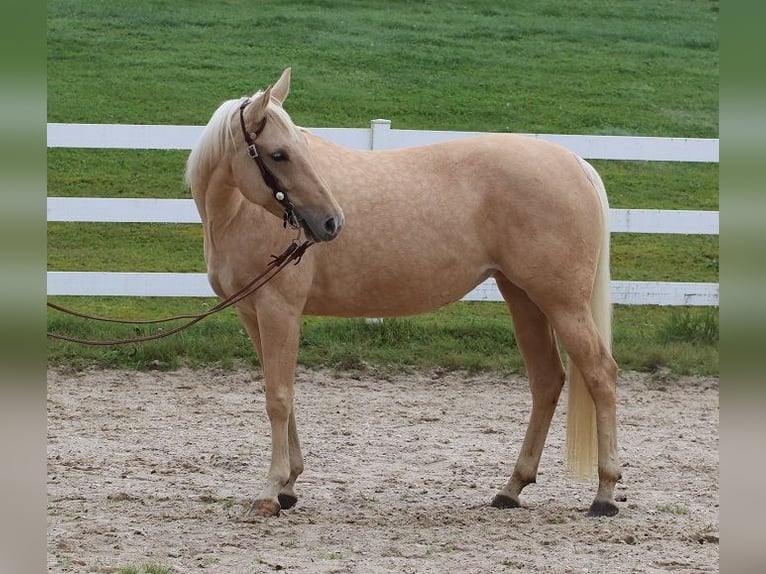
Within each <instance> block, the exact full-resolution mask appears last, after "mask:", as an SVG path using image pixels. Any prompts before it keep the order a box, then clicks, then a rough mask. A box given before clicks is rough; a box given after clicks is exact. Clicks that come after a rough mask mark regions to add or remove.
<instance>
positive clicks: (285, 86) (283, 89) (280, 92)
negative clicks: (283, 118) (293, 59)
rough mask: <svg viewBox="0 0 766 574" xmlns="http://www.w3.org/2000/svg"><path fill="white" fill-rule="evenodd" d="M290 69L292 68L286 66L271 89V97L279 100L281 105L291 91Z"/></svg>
mask: <svg viewBox="0 0 766 574" xmlns="http://www.w3.org/2000/svg"><path fill="white" fill-rule="evenodd" d="M290 70H291V68H285V71H284V72H282V75H281V76H280V77H279V79H278V80H277V83H276V84H274V89H273V90H272V91H271V97H272V98H274V99H275V100H277V101H278V102H279V104H280V105H282V104H283V103H284V101H285V100H286V99H287V94H289V93H290Z"/></svg>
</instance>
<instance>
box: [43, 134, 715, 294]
mask: <svg viewBox="0 0 766 574" xmlns="http://www.w3.org/2000/svg"><path fill="white" fill-rule="evenodd" d="M201 131H202V127H201V126H159V125H158V126H150V125H123V124H56V123H52V124H48V147H51V148H57V147H65V148H113V149H114V148H116V149H162V150H168V149H176V150H180V149H190V148H191V147H192V146H193V145H194V142H196V140H197V138H198V137H199V135H200V133H201ZM310 131H311V132H313V133H315V134H317V135H320V136H322V137H325V138H327V139H330V140H332V141H334V142H336V143H339V144H341V145H345V146H347V147H351V148H356V149H393V148H399V147H409V146H415V145H424V144H427V143H435V142H439V141H445V140H449V139H459V138H465V137H470V136H473V135H477V134H476V133H474V132H444V131H413V130H395V129H391V122H390V121H388V120H373V121H372V122H371V125H370V128H369V129H357V128H311V129H310ZM528 135H531V136H533V137H538V138H541V139H546V140H550V141H554V142H557V143H559V144H561V145H564V146H565V147H568V148H569V149H571V150H572V151H574V152H576V153H578V154H579V155H581V156H582V157H584V158H586V159H610V160H643V161H684V162H718V157H719V156H718V147H719V141H718V140H717V139H690V138H654V137H622V136H579V135H547V134H528ZM48 221H67V222H74V221H83V222H123V223H125V222H142V223H199V222H200V219H199V215H198V214H197V210H196V208H195V206H194V203H193V201H192V200H191V199H116V198H78V197H72V198H65V197H49V198H48ZM611 231H612V232H613V233H626V232H627V233H673V234H702V235H718V233H719V231H718V212H717V211H667V210H653V209H612V210H611ZM47 279H48V289H47V291H48V295H95V296H106V295H111V296H153V297H212V296H214V293H213V291H212V289H211V288H210V286H209V285H208V282H207V276H206V275H205V274H204V273H117V272H70V271H49V272H48V274H47ZM718 292H719V285H718V283H674V282H651V281H613V282H612V295H613V300H614V302H615V303H618V304H627V305H698V306H717V305H718V300H719V295H718ZM463 300H464V301H502V297H501V295H500V292H499V291H498V290H497V287H496V285H495V282H494V280H491V279H490V280H487V281H485V282H484V283H482V284H481V285H479V286H478V287H477V288H476V289H474V290H473V291H471V292H470V293H468V294H467V295H466V296H465V297H464V298H463Z"/></svg>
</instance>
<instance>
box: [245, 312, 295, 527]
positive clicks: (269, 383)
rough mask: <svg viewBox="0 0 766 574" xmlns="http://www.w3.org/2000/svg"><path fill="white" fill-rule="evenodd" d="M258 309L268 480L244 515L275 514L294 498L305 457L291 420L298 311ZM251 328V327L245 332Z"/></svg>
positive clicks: (293, 409) (293, 503) (256, 329)
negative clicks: (268, 431)
mask: <svg viewBox="0 0 766 574" xmlns="http://www.w3.org/2000/svg"><path fill="white" fill-rule="evenodd" d="M267 307H268V310H267V311H265V312H260V311H259V313H258V321H257V328H254V329H253V330H254V331H257V335H258V340H259V341H260V344H256V348H258V349H259V355H260V358H261V364H262V367H263V377H264V383H265V388H266V413H267V415H268V417H269V422H270V424H271V463H270V465H269V472H268V475H267V478H266V484H265V485H264V487H263V489H262V490H261V492H260V494H259V495H258V497H257V498H256V499H255V501H254V502H253V503H252V505H251V506H250V509H249V510H248V512H247V514H246V517H245V518H246V519H252V518H256V517H267V516H278V515H279V511H280V509H282V508H290V507H292V506H294V505H295V503H296V502H297V500H298V497H297V495H296V494H295V489H294V487H295V481H296V480H297V478H298V476H299V475H300V474H301V473H302V472H303V456H302V453H301V447H300V441H299V440H298V429H297V425H296V422H295V407H294V400H295V392H294V377H295V365H296V361H297V358H298V344H299V340H300V315H299V314H293V313H289V312H286V311H285V310H284V308H283V309H282V310H281V311H280V310H279V307H280V306H278V305H277V306H272V305H269V306H267ZM250 330H251V329H250V328H249V329H248V331H250Z"/></svg>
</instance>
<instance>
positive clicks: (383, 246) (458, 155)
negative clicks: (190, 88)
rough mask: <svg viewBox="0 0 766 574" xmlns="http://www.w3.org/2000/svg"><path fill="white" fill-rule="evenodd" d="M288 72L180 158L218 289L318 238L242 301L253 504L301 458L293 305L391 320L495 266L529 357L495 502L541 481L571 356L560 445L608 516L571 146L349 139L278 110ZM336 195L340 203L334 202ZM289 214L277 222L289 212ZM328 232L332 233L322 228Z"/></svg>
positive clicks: (588, 187)
mask: <svg viewBox="0 0 766 574" xmlns="http://www.w3.org/2000/svg"><path fill="white" fill-rule="evenodd" d="M289 88H290V70H289V69H287V70H285V71H284V72H283V73H282V75H281V77H280V78H279V80H278V81H277V83H276V84H274V86H273V87H270V88H269V89H267V90H265V91H259V92H257V93H256V94H255V95H253V96H252V97H250V98H244V99H240V100H230V101H227V102H225V103H223V104H222V105H221V106H220V107H219V108H218V109H217V110H216V112H215V113H214V114H213V116H212V117H211V119H210V121H209V123H208V124H207V126H206V127H205V129H204V131H203V132H202V135H201V137H200V139H199V141H198V142H197V144H196V146H195V147H194V149H193V151H192V152H191V155H190V156H189V159H188V163H187V168H186V181H187V183H188V185H189V186H190V187H191V192H192V195H193V196H194V200H195V202H196V205H197V208H198V210H199V213H200V216H201V218H202V223H203V227H204V236H205V241H204V251H205V260H206V262H207V269H208V277H209V279H210V283H211V285H212V287H213V289H214V290H215V292H216V293H217V294H218V295H219V296H221V297H225V296H226V295H228V294H231V293H233V292H235V291H236V290H237V289H239V288H240V287H241V286H242V285H244V284H245V283H247V281H248V279H250V278H251V277H252V276H254V275H256V274H258V273H260V272H262V271H263V269H264V267H265V265H266V264H267V263H268V261H269V256H270V255H271V254H275V253H280V252H282V251H283V250H284V248H285V247H286V246H287V245H289V244H290V241H291V240H293V239H294V236H295V231H294V230H291V229H290V228H289V227H288V226H287V225H286V223H288V222H289V223H291V224H292V225H291V226H295V227H298V226H300V227H302V229H303V231H304V232H305V233H306V235H307V236H308V237H309V239H310V240H313V241H315V242H316V245H314V246H313V247H311V248H310V249H309V250H308V251H306V253H305V254H304V256H303V259H302V261H301V262H300V264H299V265H289V266H288V267H286V268H285V269H284V272H282V273H281V274H280V275H279V276H278V277H276V278H275V279H273V280H272V281H271V282H269V283H268V284H266V285H265V286H264V287H263V288H262V289H260V290H259V291H258V292H257V293H255V294H253V295H252V296H250V297H247V298H245V299H244V300H242V301H241V302H240V303H238V304H237V313H238V314H239V317H240V319H241V321H242V323H243V324H244V326H245V329H246V330H247V333H248V335H249V336H250V338H251V339H252V343H253V346H254V347H255V350H256V351H257V353H258V356H259V358H260V361H261V365H262V366H263V376H264V380H265V388H266V411H267V413H268V417H269V421H270V423H271V442H272V451H271V466H270V468H269V472H268V477H267V479H266V484H265V486H264V488H263V490H262V491H261V493H260V494H259V495H258V498H257V499H256V500H255V501H254V502H253V504H252V506H251V508H250V510H249V511H248V517H255V516H276V515H278V514H279V511H280V508H289V507H291V506H293V505H294V504H295V503H296V502H297V496H296V494H295V482H296V480H297V478H298V476H299V475H300V474H301V472H302V471H303V458H302V455H301V447H300V442H299V439H298V427H297V425H296V420H295V405H294V400H293V397H294V390H293V377H294V373H295V366H296V357H297V353H298V342H299V332H300V326H301V315H303V314H304V313H306V314H313V315H332V316H343V317H390V316H395V315H407V314H413V313H420V312H423V311H428V310H431V309H435V308H437V307H441V306H443V305H446V304H447V303H450V302H453V301H456V300H458V299H460V298H462V297H463V296H464V295H465V294H466V293H467V292H469V291H470V290H471V289H473V288H474V287H475V286H476V285H478V284H479V283H481V282H482V281H484V280H485V279H487V278H488V277H494V278H495V280H496V281H497V285H498V288H499V289H500V292H501V293H502V295H503V297H504V298H505V300H506V302H507V304H508V307H509V308H510V311H511V314H512V316H513V324H514V328H515V332H516V339H517V341H518V345H519V349H520V350H521V352H522V354H523V357H524V360H525V362H526V365H527V372H528V377H529V386H530V388H531V391H532V412H531V417H530V421H529V426H528V428H527V431H526V435H525V437H524V442H523V444H522V446H521V451H520V453H519V457H518V460H517V462H516V467H515V469H514V471H513V474H512V475H511V477H510V479H509V481H508V483H507V484H506V485H505V487H503V488H502V489H501V490H500V491H499V492H498V493H497V495H496V496H495V497H494V499H493V501H492V505H493V506H495V507H500V508H509V507H516V506H519V504H520V503H519V495H520V493H521V490H522V489H523V488H524V487H525V486H526V485H527V484H529V483H532V482H535V479H536V476H537V468H538V464H539V461H540V455H541V453H542V450H543V444H544V442H545V438H546V435H547V433H548V428H549V426H550V422H551V418H552V416H553V412H554V410H555V408H556V404H557V402H558V399H559V395H560V393H561V390H562V387H563V385H564V380H565V378H566V376H565V371H564V368H563V366H562V362H561V358H560V356H559V351H558V347H557V336H558V338H559V339H560V341H561V344H562V345H563V347H564V348H565V350H566V352H567V354H568V356H569V380H570V405H569V409H568V419H569V420H568V426H567V431H568V432H567V435H568V436H567V441H568V446H567V451H568V452H567V454H568V456H567V459H568V463H569V468H570V470H573V471H574V472H575V474H579V475H584V476H587V475H589V474H590V473H592V472H593V470H594V469H595V467H596V454H597V462H598V465H597V467H598V490H597V492H596V496H595V499H594V501H593V503H592V505H591V506H590V510H589V513H590V514H592V515H613V514H615V513H616V512H617V506H616V505H615V503H614V487H615V483H616V482H617V481H618V480H619V479H620V467H619V463H618V458H617V440H616V381H617V365H616V364H615V362H614V360H613V359H612V356H611V351H610V346H611V303H610V297H609V230H608V225H607V215H608V205H607V198H606V193H605V191H604V186H603V183H602V182H601V179H600V178H599V176H598V174H597V173H596V171H595V170H594V169H593V168H592V167H591V166H590V165H589V164H588V163H586V162H585V161H584V160H583V159H581V158H579V157H578V156H576V155H575V154H574V153H572V152H570V151H568V150H566V149H564V148H562V147H559V146H557V145H553V144H551V143H547V142H544V141H541V140H537V139H533V138H527V137H521V136H516V135H510V134H493V135H484V136H480V137H476V138H472V139H465V140H459V141H450V142H446V143H440V144H435V145H428V146H423V147H415V148H408V149H399V150H392V151H356V150H351V149H347V148H344V147H341V146H339V145H336V144H334V143H331V142H329V141H327V140H324V139H322V138H320V137H317V136H314V135H312V134H311V133H309V132H308V131H306V130H304V129H302V128H299V127H297V126H295V125H294V124H293V122H292V121H291V119H290V117H289V116H288V114H287V113H286V112H285V110H284V109H283V108H282V104H283V102H284V101H285V98H286V97H287V94H288V91H289ZM341 207H342V210H341ZM283 220H284V221H283ZM330 240H332V241H330Z"/></svg>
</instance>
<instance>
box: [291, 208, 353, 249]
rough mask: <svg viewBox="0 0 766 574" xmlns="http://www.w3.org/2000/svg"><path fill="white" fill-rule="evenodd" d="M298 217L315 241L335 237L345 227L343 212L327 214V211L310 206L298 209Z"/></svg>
mask: <svg viewBox="0 0 766 574" xmlns="http://www.w3.org/2000/svg"><path fill="white" fill-rule="evenodd" d="M295 211H296V214H297V216H298V219H299V220H300V221H301V223H302V224H303V229H304V230H305V231H306V234H307V235H309V236H310V238H311V239H313V240H314V241H317V242H319V241H330V240H332V239H335V238H336V237H337V236H338V234H339V233H340V230H341V228H342V227H343V213H342V212H341V213H339V214H327V213H326V212H325V211H319V210H314V209H310V208H304V209H300V210H298V209H296V210H295Z"/></svg>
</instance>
